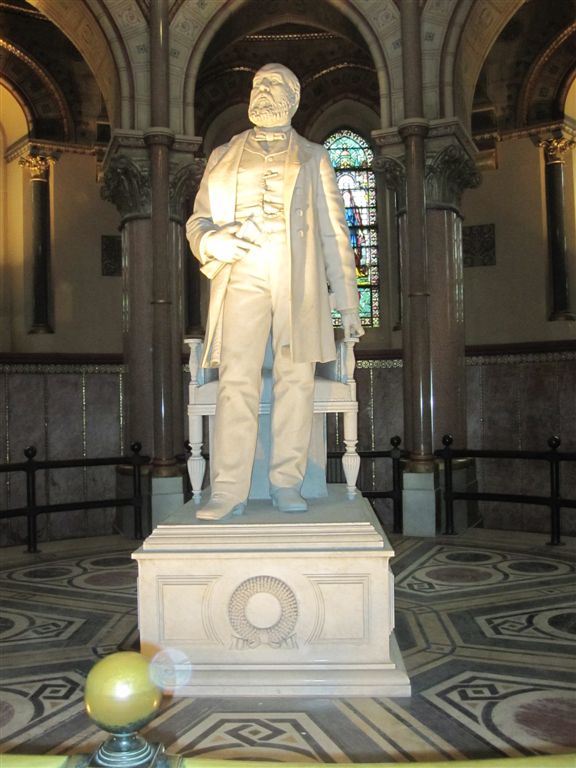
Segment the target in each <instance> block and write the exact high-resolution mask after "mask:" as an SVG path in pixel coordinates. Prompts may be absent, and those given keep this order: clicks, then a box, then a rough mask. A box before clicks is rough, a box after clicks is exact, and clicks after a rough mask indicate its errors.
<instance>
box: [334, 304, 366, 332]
mask: <svg viewBox="0 0 576 768" xmlns="http://www.w3.org/2000/svg"><path fill="white" fill-rule="evenodd" d="M340 314H341V315H342V327H343V328H344V338H345V339H359V338H360V336H363V335H364V328H362V323H361V322H360V315H359V314H358V310H357V309H341V310H340Z"/></svg>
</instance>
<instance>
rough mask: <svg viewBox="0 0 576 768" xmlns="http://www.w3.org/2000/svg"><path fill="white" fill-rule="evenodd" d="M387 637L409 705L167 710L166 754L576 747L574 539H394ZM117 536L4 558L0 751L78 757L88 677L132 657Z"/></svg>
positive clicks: (121, 544)
mask: <svg viewBox="0 0 576 768" xmlns="http://www.w3.org/2000/svg"><path fill="white" fill-rule="evenodd" d="M394 546H395V549H396V558H395V559H394V563H393V566H394V571H395V574H396V622H397V630H396V632H397V638H398V641H399V644H400V646H401V648H402V650H403V654H404V660H405V663H406V666H407V669H408V672H409V674H410V677H411V681H412V687H413V695H412V697H411V698H409V699H408V698H398V699H385V698H382V699H377V698H374V699H372V698H365V699H361V698H350V699H294V698H292V699H290V698H286V699H261V700H260V699H245V698H242V699H229V700H222V699H217V700H215V699H204V698H202V699H181V698H180V699H179V698H173V699H170V700H167V701H166V703H165V705H164V707H163V709H162V711H161V713H160V715H159V716H158V717H157V718H156V720H155V721H154V722H153V723H152V724H151V725H150V726H149V728H148V737H149V738H150V739H151V740H154V741H161V742H162V743H163V744H164V745H165V746H166V747H167V749H168V751H169V752H171V753H179V754H182V755H187V756H190V755H194V756H198V757H208V756H209V757H213V758H236V759H256V760H272V761H302V762H322V763H330V762H333V763H349V762H390V763H396V762H417V761H426V760H442V759H472V758H488V757H499V756H522V755H539V754H553V753H562V752H571V751H575V750H576V726H575V725H574V724H575V723H576V664H575V661H574V659H575V656H574V649H575V641H576V602H575V597H574V595H575V591H574V587H575V583H576V579H575V573H574V572H575V565H574V553H575V552H576V542H575V541H574V540H571V541H569V542H568V544H567V546H565V547H554V548H552V547H547V546H545V542H544V540H543V537H542V536H536V535H529V534H524V535H518V534H514V533H507V532H503V531H498V532H496V531H494V532H489V531H475V532H471V533H469V534H466V535H465V536H460V537H457V538H454V537H452V538H441V539H435V540H429V539H416V538H396V539H395V540H394ZM132 548H133V545H131V543H130V542H127V541H126V540H123V539H121V538H119V537H109V538H106V539H91V540H90V539H85V540H81V541H73V542H70V541H69V542H60V543H51V544H47V545H44V546H43V550H44V551H43V552H42V553H40V554H39V555H26V554H24V553H22V552H21V551H16V549H15V548H13V549H11V550H4V551H3V570H2V571H1V572H0V585H1V591H2V614H1V616H0V642H1V647H0V653H1V666H2V677H1V681H0V752H15V753H29V754H39V753H52V754H54V753H56V754H62V753H68V754H73V753H78V752H87V751H89V750H90V749H92V748H94V746H96V745H97V744H99V743H100V742H101V741H102V739H103V738H104V734H103V732H102V731H100V730H98V729H97V728H96V727H95V726H93V725H92V724H91V722H90V720H89V719H88V716H87V715H86V714H85V712H84V708H83V684H84V680H85V676H86V674H87V672H88V670H89V669H90V667H91V666H92V664H93V663H94V662H95V660H97V659H98V658H99V657H101V656H103V655H106V654H108V653H111V652H113V651H115V650H128V649H134V648H137V643H138V633H137V628H136V565H135V563H134V562H133V561H132V560H131V559H130V551H131V549H132Z"/></svg>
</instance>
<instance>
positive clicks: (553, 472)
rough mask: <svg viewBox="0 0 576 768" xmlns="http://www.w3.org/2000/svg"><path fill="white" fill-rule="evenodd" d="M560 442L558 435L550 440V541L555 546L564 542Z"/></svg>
mask: <svg viewBox="0 0 576 768" xmlns="http://www.w3.org/2000/svg"><path fill="white" fill-rule="evenodd" d="M560 442H561V441H560V438H559V437H557V436H556V435H554V436H553V437H551V438H550V439H549V440H548V446H549V448H550V541H549V542H548V543H549V544H551V545H554V546H557V545H558V544H561V543H562V542H561V541H560V460H559V459H558V454H557V451H558V448H559V447H560Z"/></svg>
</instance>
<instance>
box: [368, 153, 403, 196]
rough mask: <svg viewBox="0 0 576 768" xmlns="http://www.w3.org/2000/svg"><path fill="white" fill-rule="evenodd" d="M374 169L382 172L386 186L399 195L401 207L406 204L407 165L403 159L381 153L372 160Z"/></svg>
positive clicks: (376, 171)
mask: <svg viewBox="0 0 576 768" xmlns="http://www.w3.org/2000/svg"><path fill="white" fill-rule="evenodd" d="M372 170H373V171H374V172H375V173H381V174H382V177H383V179H384V184H385V185H386V188H387V189H389V190H391V191H392V192H395V193H396V195H397V201H398V205H397V207H398V208H399V209H402V208H405V206H406V167H405V165H404V163H403V162H402V161H401V160H398V159H397V158H395V157H388V156H386V155H381V156H380V157H375V158H374V160H373V162H372Z"/></svg>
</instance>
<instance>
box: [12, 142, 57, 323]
mask: <svg viewBox="0 0 576 768" xmlns="http://www.w3.org/2000/svg"><path fill="white" fill-rule="evenodd" d="M19 162H20V165H22V166H24V167H25V168H27V169H28V171H29V172H30V183H31V185H32V222H31V224H32V226H31V229H32V326H31V328H30V331H29V333H54V331H53V328H52V322H51V315H52V307H53V295H52V285H51V276H50V269H51V263H50V261H51V253H50V247H51V243H50V241H51V235H50V166H51V165H52V164H53V163H54V158H52V157H47V156H44V155H39V154H35V153H30V154H29V155H28V156H27V157H22V158H20V161H19Z"/></svg>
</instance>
